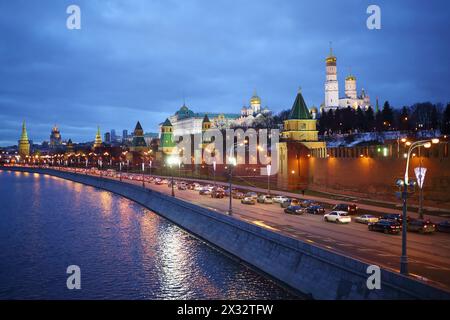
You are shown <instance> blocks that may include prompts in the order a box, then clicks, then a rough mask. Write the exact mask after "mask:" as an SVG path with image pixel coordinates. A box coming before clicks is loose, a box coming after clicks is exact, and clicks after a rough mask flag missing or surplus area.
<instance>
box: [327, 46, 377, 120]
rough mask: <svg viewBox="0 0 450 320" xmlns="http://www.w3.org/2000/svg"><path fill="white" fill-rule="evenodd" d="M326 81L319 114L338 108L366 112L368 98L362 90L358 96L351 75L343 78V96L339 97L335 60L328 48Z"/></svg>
mask: <svg viewBox="0 0 450 320" xmlns="http://www.w3.org/2000/svg"><path fill="white" fill-rule="evenodd" d="M325 64H326V79H325V101H324V103H323V104H322V105H321V107H320V110H321V112H328V111H329V110H336V109H338V108H347V107H351V108H353V109H357V108H358V107H360V108H361V109H363V110H366V109H367V108H368V107H369V106H371V104H370V97H369V96H368V95H367V94H366V92H365V90H364V89H362V90H361V93H360V94H359V95H358V93H357V89H356V77H355V76H354V75H352V74H350V75H348V76H347V77H346V78H345V91H344V96H342V97H339V83H338V79H337V58H336V56H335V55H334V54H333V50H332V48H330V54H329V55H328V57H326V59H325Z"/></svg>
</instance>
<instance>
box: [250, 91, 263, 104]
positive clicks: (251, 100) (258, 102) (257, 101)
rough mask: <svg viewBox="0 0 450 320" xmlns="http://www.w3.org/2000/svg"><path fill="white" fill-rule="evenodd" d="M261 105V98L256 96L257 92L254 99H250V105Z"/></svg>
mask: <svg viewBox="0 0 450 320" xmlns="http://www.w3.org/2000/svg"><path fill="white" fill-rule="evenodd" d="M253 104H261V98H260V97H258V95H257V94H256V90H255V92H254V93H253V97H251V98H250V105H253Z"/></svg>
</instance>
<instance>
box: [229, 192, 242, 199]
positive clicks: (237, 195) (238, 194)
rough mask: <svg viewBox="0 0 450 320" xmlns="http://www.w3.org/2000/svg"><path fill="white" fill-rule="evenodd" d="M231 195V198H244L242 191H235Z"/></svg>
mask: <svg viewBox="0 0 450 320" xmlns="http://www.w3.org/2000/svg"><path fill="white" fill-rule="evenodd" d="M231 196H232V197H233V199H243V198H244V194H243V193H242V192H235V193H233V194H232V195H231Z"/></svg>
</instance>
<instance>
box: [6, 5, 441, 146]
mask: <svg viewBox="0 0 450 320" xmlns="http://www.w3.org/2000/svg"><path fill="white" fill-rule="evenodd" d="M70 4H77V5H79V6H80V8H81V30H68V29H67V28H66V19H67V17H68V14H67V13H66V8H67V6H68V5H70ZM369 4H377V5H379V6H380V7H381V13H382V18H381V23H382V25H381V26H382V28H381V30H368V29H367V27H366V19H367V17H368V14H367V13H366V9H367V6H368V5H369ZM449 12H450V1H448V0H443V1H435V0H433V1H407V0H404V1H392V0H389V1H378V0H377V1H362V0H354V1H350V0H340V1H335V0H330V1H322V0H315V1H298V0H291V1H282V0H277V1H275V0H255V1H247V0H243V1H231V0H223V1H222V0H213V1H212V0H201V1H200V0H199V1H194V0H177V1H169V0H159V1H152V0H127V1H119V0H116V1H100V0H98V1H95V0H89V1H80V0H72V1H62V0H53V1H43V0H40V1H18V0H14V1H6V0H2V1H1V2H0V17H1V18H0V33H1V36H0V53H1V54H0V76H1V77H0V110H1V112H0V124H1V126H0V146H6V145H11V144H16V143H17V140H18V138H19V136H20V129H21V122H22V120H26V122H27V128H28V135H29V137H30V139H32V140H33V141H34V142H41V141H42V140H48V139H49V134H50V130H51V127H52V126H53V124H57V125H58V126H59V128H60V130H61V134H62V137H63V139H68V138H71V139H72V140H74V141H75V142H80V141H87V140H93V138H94V136H95V132H96V126H97V124H98V125H100V127H101V130H102V133H104V132H105V130H108V131H109V130H110V129H116V131H117V133H118V134H121V132H122V129H125V128H126V129H128V130H129V131H131V130H132V129H133V128H134V125H135V124H136V121H137V120H140V121H141V123H142V126H143V128H144V130H145V131H147V132H155V131H157V130H158V123H160V122H162V121H164V119H165V118H166V117H167V116H168V115H170V114H172V113H174V112H175V111H176V110H177V109H178V108H179V107H180V106H181V105H182V104H183V99H185V100H186V104H187V105H188V106H189V107H190V108H191V109H193V110H194V111H199V112H200V111H210V112H236V113H238V112H239V111H240V109H241V107H242V105H243V104H244V103H245V104H248V100H249V98H250V97H251V96H252V94H253V91H254V89H255V88H256V90H257V92H258V95H259V96H260V97H261V99H262V104H263V106H266V105H267V106H269V108H270V109H272V110H273V111H275V112H278V111H281V110H283V109H286V108H290V107H291V105H292V103H293V101H294V99H295V95H296V92H297V89H298V87H299V86H301V87H302V92H303V94H304V97H305V100H306V102H307V104H308V106H312V105H316V106H319V105H320V104H321V103H322V101H323V95H324V94H323V87H324V80H325V65H324V64H325V63H324V58H325V57H326V56H327V54H328V52H329V41H332V42H333V48H334V53H335V54H336V56H337V58H338V76H339V81H340V83H339V85H340V93H341V95H343V89H344V78H345V76H346V74H348V73H349V70H350V69H351V71H352V73H353V74H354V75H355V76H356V77H357V81H358V91H360V89H361V88H365V89H366V92H367V93H368V94H369V95H370V96H371V98H372V100H373V101H374V100H375V97H377V96H378V97H379V100H380V101H381V102H384V101H385V100H389V102H390V103H391V105H394V106H395V107H401V106H403V105H405V104H406V105H410V104H413V103H415V102H422V101H431V102H442V103H447V102H448V101H450V94H449V79H450V68H449V57H450V41H449V38H450V37H449V36H448V34H449V31H450V20H449V18H448V17H449Z"/></svg>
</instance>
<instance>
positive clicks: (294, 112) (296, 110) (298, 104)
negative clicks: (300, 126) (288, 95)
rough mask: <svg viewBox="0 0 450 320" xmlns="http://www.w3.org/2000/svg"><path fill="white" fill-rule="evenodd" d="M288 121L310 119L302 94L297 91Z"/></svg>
mask: <svg viewBox="0 0 450 320" xmlns="http://www.w3.org/2000/svg"><path fill="white" fill-rule="evenodd" d="M289 119H290V120H308V119H312V117H311V114H310V113H309V110H308V107H307V106H306V103H305V100H304V99H303V96H302V92H301V91H300V90H298V93H297V97H295V101H294V104H293V105H292V109H291V112H290V113H289Z"/></svg>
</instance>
